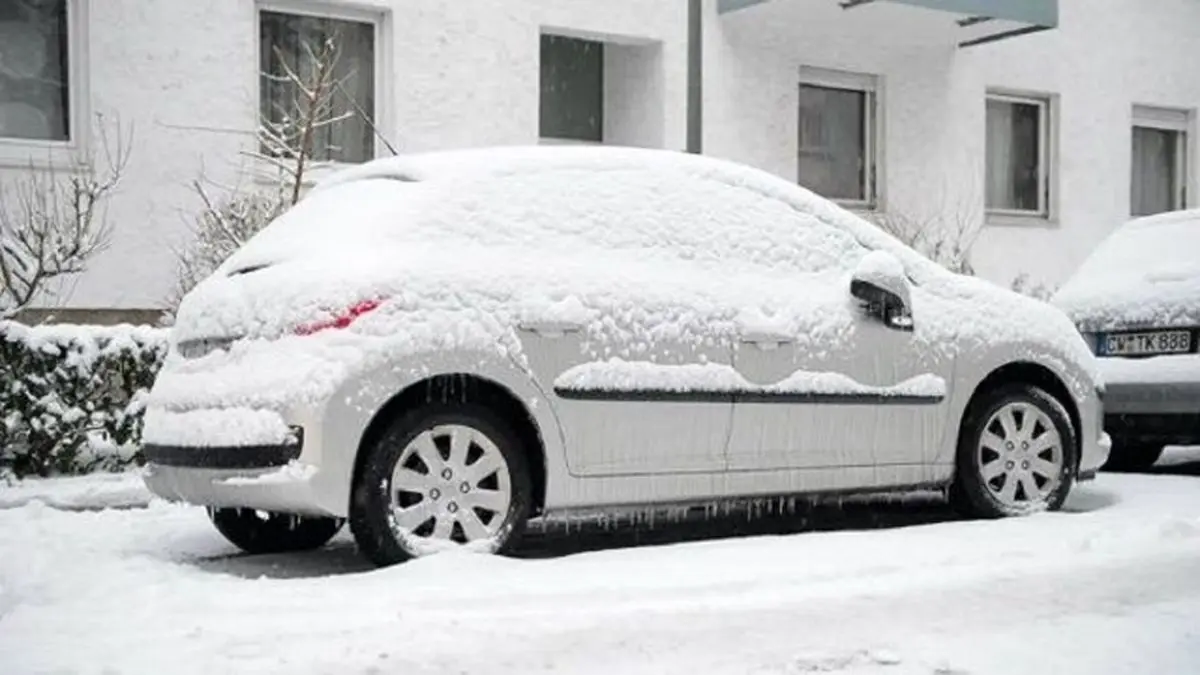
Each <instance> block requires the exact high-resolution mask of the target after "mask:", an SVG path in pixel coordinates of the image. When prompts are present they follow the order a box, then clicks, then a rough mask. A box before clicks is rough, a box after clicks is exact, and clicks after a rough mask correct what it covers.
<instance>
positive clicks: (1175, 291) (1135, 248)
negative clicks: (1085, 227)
mask: <svg viewBox="0 0 1200 675" xmlns="http://www.w3.org/2000/svg"><path fill="white" fill-rule="evenodd" d="M1054 304H1056V305H1058V306H1059V307H1061V308H1062V309H1063V310H1065V311H1066V312H1067V314H1068V315H1070V317H1071V318H1072V319H1073V320H1075V321H1076V322H1077V323H1079V324H1081V325H1082V326H1083V327H1084V328H1085V329H1089V330H1101V329H1105V328H1118V327H1123V326H1139V325H1140V326H1186V325H1197V324H1200V209H1194V210H1191V211H1176V212H1172V213H1164V214H1160V215H1157V216H1151V217H1148V218H1138V219H1136V220H1132V221H1130V222H1128V223H1126V224H1124V225H1122V226H1121V227H1120V228H1118V229H1117V230H1116V231H1115V232H1113V233H1112V234H1111V235H1109V237H1108V238H1107V239H1105V240H1104V241H1103V242H1101V244H1100V245H1099V246H1098V247H1097V248H1096V250H1095V251H1094V252H1093V253H1092V255H1091V256H1089V257H1088V259H1087V261H1085V262H1084V264H1083V265H1082V266H1081V267H1080V268H1079V270H1078V271H1077V272H1076V273H1075V274H1074V276H1072V277H1071V279H1070V280H1068V281H1067V283H1066V284H1065V285H1064V286H1063V287H1062V289H1061V290H1059V292H1058V293H1057V294H1056V295H1055V297H1054Z"/></svg>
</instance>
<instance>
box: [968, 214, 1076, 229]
mask: <svg viewBox="0 0 1200 675" xmlns="http://www.w3.org/2000/svg"><path fill="white" fill-rule="evenodd" d="M983 222H984V225H992V226H996V227H1057V226H1058V220H1057V219H1055V218H1052V217H1051V216H1049V215H1047V214H1044V213H1020V212H995V211H988V212H987V213H986V214H985V215H984V219H983Z"/></svg>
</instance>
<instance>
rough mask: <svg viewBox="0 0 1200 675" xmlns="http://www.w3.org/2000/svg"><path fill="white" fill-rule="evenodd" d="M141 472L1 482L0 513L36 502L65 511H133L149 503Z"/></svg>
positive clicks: (148, 495)
mask: <svg viewBox="0 0 1200 675" xmlns="http://www.w3.org/2000/svg"><path fill="white" fill-rule="evenodd" d="M150 499H151V496H150V492H149V490H147V489H146V484H145V483H144V482H143V481H142V475H141V472H140V471H127V472H124V473H93V474H89V475H87V476H68V477H61V478H26V479H24V480H16V481H11V482H9V483H5V482H0V509H15V508H18V507H22V506H25V505H27V504H31V503H33V502H39V503H41V504H44V505H46V506H49V507H52V508H56V509H65V510H97V509H113V508H135V507H142V506H146V505H147V504H149V503H150Z"/></svg>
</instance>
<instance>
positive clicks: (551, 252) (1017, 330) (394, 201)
mask: <svg viewBox="0 0 1200 675" xmlns="http://www.w3.org/2000/svg"><path fill="white" fill-rule="evenodd" d="M872 250H878V251H888V252H890V253H891V254H892V255H894V256H895V257H896V258H897V259H898V260H899V262H900V265H901V266H902V267H903V271H904V272H905V273H906V274H907V275H908V277H909V278H911V279H912V280H913V281H915V282H916V284H917V286H915V287H914V289H913V308H912V309H913V314H914V319H915V321H916V330H915V331H914V333H913V339H914V340H915V341H918V342H921V343H923V344H926V345H928V346H929V348H930V350H932V351H934V352H939V351H940V352H943V353H945V354H946V355H947V356H951V355H953V353H954V352H955V351H957V350H960V349H974V348H980V347H987V346H989V345H994V344H996V343H1002V342H1006V341H1007V342H1013V343H1021V344H1025V345H1027V346H1028V352H1029V356H1030V357H1031V358H1040V357H1042V356H1048V357H1052V358H1056V359H1059V360H1061V361H1068V362H1073V363H1076V364H1077V365H1079V366H1080V367H1082V369H1083V370H1084V371H1088V369H1090V368H1091V365H1090V364H1091V358H1090V356H1089V355H1088V352H1087V348H1086V345H1085V344H1084V343H1083V341H1082V339H1081V338H1080V337H1079V335H1078V334H1077V332H1076V331H1075V330H1074V327H1073V326H1072V325H1071V324H1070V322H1069V321H1067V319H1066V318H1065V317H1064V316H1063V315H1062V313H1061V312H1059V311H1057V310H1055V309H1053V308H1051V307H1049V306H1047V305H1045V304H1044V303H1039V302H1036V301H1033V300H1030V299H1027V298H1022V297H1020V296H1017V295H1016V294H1013V293H1009V292H1007V291H1003V290H1001V289H999V288H997V287H995V286H993V285H991V284H988V283H986V282H983V281H979V280H975V279H969V278H963V277H958V276H955V275H952V274H950V273H948V272H946V271H945V270H943V269H941V268H940V267H938V266H937V265H935V264H933V263H931V262H930V261H928V260H926V259H924V258H922V257H920V256H919V255H917V254H916V253H914V252H913V251H912V250H910V249H908V248H906V247H904V246H903V245H902V244H901V243H900V242H899V241H898V240H896V239H894V238H893V237H891V236H889V235H887V234H885V233H883V232H882V231H880V230H878V229H877V228H875V227H874V226H872V225H870V224H869V223H867V222H866V221H863V220H862V219H860V218H858V217H857V216H854V215H853V214H851V213H849V212H848V211H845V210H842V209H840V208H839V207H837V206H835V205H833V204H832V203H830V202H828V201H826V200H824V199H822V198H820V197H817V196H816V195H813V194H812V193H811V192H808V191H807V190H804V189H803V188H800V187H798V186H796V185H793V184H791V183H789V182H787V181H783V180H781V179H779V178H776V177H773V176H770V175H768V174H766V173H764V172H760V171H757V170H753V169H749V168H746V167H741V166H737V165H733V164H729V163H726V162H721V161H719V160H715V159H712V158H703V157H696V156H691V155H685V154H682V153H671V152H662V151H647V150H635V149H614V148H605V149H598V148H589V149H579V148H534V149H492V150H476V151H461V152H447V153H434V154H431V155H417V156H411V157H400V158H393V159H386V160H379V161H376V162H372V163H368V164H367V165H364V166H360V167H356V168H352V169H348V170H347V171H346V172H345V173H343V174H339V175H338V176H336V177H334V178H332V179H330V180H329V181H327V182H326V183H324V184H322V186H321V187H320V188H318V189H317V190H314V191H313V192H312V193H311V194H310V195H309V196H308V197H307V198H306V199H304V200H303V201H302V202H301V203H300V204H299V205H298V206H297V207H295V208H294V209H292V210H291V211H289V212H288V213H286V214H284V215H283V216H282V217H280V218H279V219H278V220H276V221H275V222H274V223H272V224H271V225H270V226H268V227H267V228H266V229H264V230H263V231H262V232H261V233H259V234H258V235H256V236H255V237H254V239H252V240H251V241H250V242H249V243H248V244H247V245H246V246H245V247H244V248H243V249H241V250H240V251H238V252H237V253H235V254H234V255H233V256H231V257H230V258H229V259H228V260H227V261H226V262H225V264H223V265H222V267H221V268H220V269H219V270H218V272H217V273H216V274H215V275H214V276H212V277H210V278H209V279H207V280H206V281H204V282H203V283H201V284H200V285H199V286H197V288H196V289H195V290H194V291H193V292H192V293H191V294H190V295H189V296H188V297H187V298H185V300H184V301H183V303H182V304H181V306H180V308H179V312H178V315H177V318H176V323H175V328H174V333H173V336H174V339H175V340H177V341H189V340H197V339H210V338H246V339H245V340H242V341H241V342H239V343H238V344H237V345H235V346H234V348H233V349H232V350H229V351H217V352H214V353H212V354H210V355H208V356H204V357H203V358H198V359H191V360H185V359H182V358H180V357H178V355H174V354H173V355H172V356H170V357H169V358H168V361H167V364H166V367H165V369H164V376H163V377H162V378H160V381H159V382H158V384H157V385H156V388H155V390H154V392H153V394H152V403H151V405H152V407H153V408H155V409H158V410H165V411H175V412H178V411H183V410H188V409H193V408H196V407H203V406H219V407H223V408H235V407H244V408H270V409H282V408H284V407H287V406H288V405H291V404H294V403H296V402H297V401H299V402H302V403H303V402H309V401H314V400H320V399H323V398H325V397H326V396H328V395H329V394H330V393H332V392H333V391H335V390H336V388H337V387H338V385H339V384H341V383H342V382H344V381H345V380H346V378H347V377H348V376H350V375H352V374H354V373H358V372H362V371H364V370H369V369H371V368H376V367H381V366H385V365H387V366H391V365H392V364H394V363H395V362H396V359H398V358H402V357H404V356H406V355H411V356H419V355H421V354H427V353H429V352H447V351H454V352H457V353H467V352H470V353H478V354H481V355H483V356H486V357H488V358H496V359H515V360H516V361H517V362H518V363H521V362H522V359H523V358H524V354H523V353H522V343H521V342H520V340H519V339H518V337H517V333H516V330H515V329H516V327H517V326H519V325H521V324H523V323H524V324H544V323H556V322H558V323H561V322H563V321H564V318H563V317H564V312H565V313H566V314H567V315H569V316H570V318H572V319H573V320H574V321H575V322H579V323H582V329H583V330H584V331H585V333H586V338H587V345H589V348H590V349H592V350H593V353H589V354H588V355H585V357H587V358H593V359H596V360H602V359H607V358H609V357H618V358H622V359H625V360H645V359H646V358H648V354H647V352H649V351H651V350H652V349H653V348H654V347H655V346H656V345H662V344H672V345H676V346H678V347H679V348H681V349H687V348H689V347H691V348H695V349H696V351H697V352H699V351H704V350H705V349H726V348H728V349H732V348H733V346H734V344H735V343H736V340H737V337H738V335H739V334H740V333H741V332H742V331H743V330H745V328H746V326H745V325H744V324H743V321H744V320H745V318H746V317H752V316H756V317H763V318H764V319H765V320H767V321H769V322H770V323H771V324H772V325H774V326H776V327H778V329H779V330H784V331H787V334H788V335H793V336H796V337H797V340H798V343H797V344H798V346H800V347H802V348H810V347H811V348H814V349H819V348H820V344H818V343H819V342H820V341H823V340H824V341H829V340H831V341H837V340H845V339H848V338H851V337H852V336H853V331H854V330H855V326H856V322H857V317H858V316H859V313H860V309H859V307H858V306H857V303H856V302H855V301H854V300H853V299H852V298H851V297H850V295H849V280H850V275H851V274H852V272H853V270H854V269H855V266H856V265H857V264H858V262H859V261H861V260H862V259H863V258H864V257H865V256H867V254H868V253H869V252H870V251H872ZM874 260H875V267H878V266H879V265H880V264H884V263H881V262H880V261H879V254H876V255H875V258H874ZM872 269H874V268H872ZM357 307H373V308H374V309H371V310H369V311H366V312H362V313H360V315H359V316H357V317H356V318H355V320H354V321H353V324H352V325H350V326H349V329H348V330H338V331H321V332H316V333H315V334H309V333H311V332H312V331H311V327H313V326H320V325H326V324H329V323H331V322H332V323H336V322H338V321H339V320H346V319H348V317H349V315H350V314H352V313H355V312H352V309H353V308H357ZM1015 316H1021V317H1022V318H1023V320H1021V321H1014V320H1013V318H1014V317H1015ZM297 332H299V333H303V334H304V335H303V336H300V335H296V334H295V333H297ZM264 341H270V344H269V345H264V344H263V343H264ZM418 360H419V359H413V361H414V363H413V366H412V367H413V370H414V371H419V364H418V363H416V361H418ZM1088 372H1090V371H1088ZM543 384H545V385H549V384H550V383H549V382H547V383H543ZM1068 384H1069V385H1072V386H1075V387H1076V388H1077V392H1078V393H1079V394H1080V395H1081V396H1086V395H1089V394H1090V391H1091V386H1092V383H1091V382H1082V381H1081V382H1069V383H1068ZM160 421H161V418H159V417H158V416H157V414H154V415H152V416H151V417H150V418H149V419H148V422H147V424H148V426H149V427H151V430H148V433H153V434H158V433H159V432H158V431H154V430H153V429H154V428H156V427H158V425H159V423H160ZM163 429H164V431H163V434H164V435H169V434H170V432H169V430H167V429H166V426H164V427H163Z"/></svg>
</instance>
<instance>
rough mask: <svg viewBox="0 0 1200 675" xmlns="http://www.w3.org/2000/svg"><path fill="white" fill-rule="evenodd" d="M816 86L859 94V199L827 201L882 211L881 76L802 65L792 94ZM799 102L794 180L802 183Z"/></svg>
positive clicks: (856, 208) (882, 132) (860, 209)
mask: <svg viewBox="0 0 1200 675" xmlns="http://www.w3.org/2000/svg"><path fill="white" fill-rule="evenodd" d="M806 86H808V87H820V88H824V89H840V90H842V91H850V92H854V93H861V94H863V95H864V97H863V107H864V108H865V110H864V111H863V113H864V114H863V161H864V163H865V164H866V167H865V168H864V171H863V172H862V173H863V179H862V180H863V185H862V188H863V198H862V199H835V198H833V197H827V199H829V200H830V201H832V202H834V203H835V204H838V205H839V206H842V207H844V208H847V209H851V210H855V211H869V212H881V211H883V186H884V182H883V176H882V174H883V147H884V144H883V134H884V119H883V118H884V107H883V102H884V97H883V78H882V77H881V76H879V75H871V74H868V73H856V72H850V71H843V70H832V69H829V68H818V67H813V66H802V67H801V68H800V77H799V80H798V83H797V85H796V89H795V91H796V95H797V97H799V94H800V90H801V89H802V88H803V87H806ZM800 113H801V111H800V103H799V101H798V100H797V102H796V118H795V119H796V133H795V139H796V183H797V184H798V185H803V183H802V182H801V176H800V155H801V153H802V152H803V147H802V146H801V145H800Z"/></svg>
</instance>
